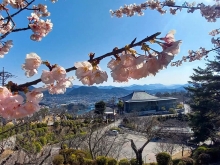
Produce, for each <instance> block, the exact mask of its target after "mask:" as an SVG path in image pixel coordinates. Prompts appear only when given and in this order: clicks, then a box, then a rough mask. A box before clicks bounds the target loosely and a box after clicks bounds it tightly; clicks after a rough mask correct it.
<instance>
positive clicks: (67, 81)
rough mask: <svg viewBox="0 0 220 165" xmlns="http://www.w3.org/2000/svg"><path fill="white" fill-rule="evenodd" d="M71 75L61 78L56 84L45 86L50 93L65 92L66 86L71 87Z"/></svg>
mask: <svg viewBox="0 0 220 165" xmlns="http://www.w3.org/2000/svg"><path fill="white" fill-rule="evenodd" d="M73 80H74V78H73V77H68V78H63V79H62V80H60V81H57V82H56V84H47V85H46V88H47V89H48V91H49V93H50V94H63V93H65V92H66V88H70V87H72V85H73V84H72V81H73Z"/></svg>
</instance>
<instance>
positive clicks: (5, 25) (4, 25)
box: [0, 15, 13, 34]
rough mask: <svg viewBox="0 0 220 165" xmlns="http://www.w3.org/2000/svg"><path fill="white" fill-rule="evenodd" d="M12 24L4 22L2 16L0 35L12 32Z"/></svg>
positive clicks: (0, 18) (0, 19)
mask: <svg viewBox="0 0 220 165" xmlns="http://www.w3.org/2000/svg"><path fill="white" fill-rule="evenodd" d="M12 27H13V26H12V22H11V21H7V20H4V17H3V16H2V15H0V33H1V34H6V33H8V32H9V31H11V30H12Z"/></svg>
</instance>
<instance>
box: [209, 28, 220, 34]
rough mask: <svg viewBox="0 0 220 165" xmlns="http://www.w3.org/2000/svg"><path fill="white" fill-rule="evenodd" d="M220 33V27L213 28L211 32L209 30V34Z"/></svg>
mask: <svg viewBox="0 0 220 165" xmlns="http://www.w3.org/2000/svg"><path fill="white" fill-rule="evenodd" d="M218 34H220V29H215V30H212V31H211V32H209V35H211V36H216V35H218Z"/></svg>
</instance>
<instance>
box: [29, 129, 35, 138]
mask: <svg viewBox="0 0 220 165" xmlns="http://www.w3.org/2000/svg"><path fill="white" fill-rule="evenodd" d="M27 134H28V136H29V137H30V138H34V137H35V133H34V131H31V130H30V131H28V133H27Z"/></svg>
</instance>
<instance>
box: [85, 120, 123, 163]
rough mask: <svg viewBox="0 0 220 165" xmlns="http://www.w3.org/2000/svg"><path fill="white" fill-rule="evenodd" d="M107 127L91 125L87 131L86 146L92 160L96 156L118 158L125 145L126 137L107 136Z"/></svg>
mask: <svg viewBox="0 0 220 165" xmlns="http://www.w3.org/2000/svg"><path fill="white" fill-rule="evenodd" d="M108 131H109V126H106V127H103V126H100V124H93V125H92V126H91V127H89V129H88V133H87V139H86V144H87V146H88V149H89V151H90V154H91V156H92V158H93V159H95V158H96V157H97V156H101V155H102V156H111V157H115V158H118V157H119V154H120V152H119V150H120V149H121V148H122V146H123V144H124V143H125V141H126V140H125V137H124V136H126V135H122V136H109V134H108V133H107V132H108Z"/></svg>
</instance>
